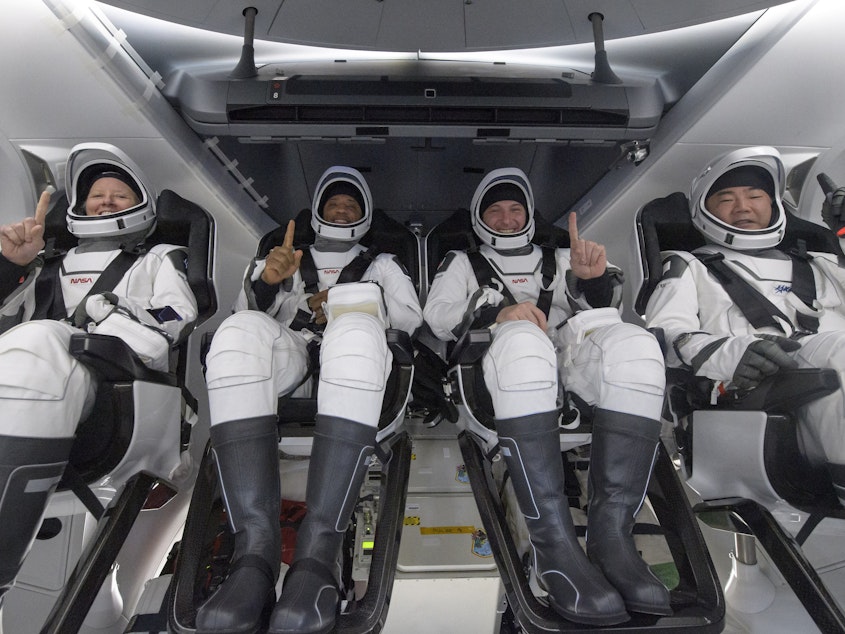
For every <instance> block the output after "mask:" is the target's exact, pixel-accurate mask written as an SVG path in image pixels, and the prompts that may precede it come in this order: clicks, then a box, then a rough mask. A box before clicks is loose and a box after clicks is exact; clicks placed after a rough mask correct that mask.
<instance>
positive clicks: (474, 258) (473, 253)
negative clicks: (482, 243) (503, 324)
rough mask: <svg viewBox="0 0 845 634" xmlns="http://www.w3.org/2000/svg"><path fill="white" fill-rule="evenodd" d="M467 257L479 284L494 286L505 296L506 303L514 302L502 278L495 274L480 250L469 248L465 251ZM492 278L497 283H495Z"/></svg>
mask: <svg viewBox="0 0 845 634" xmlns="http://www.w3.org/2000/svg"><path fill="white" fill-rule="evenodd" d="M467 257H468V258H469V263H470V264H471V265H472V272H473V273H475V279H476V281H477V282H478V285H479V286H482V287H483V286H489V287H491V288H495V289H496V290H498V291H500V292H501V293H502V295H504V296H505V303H506V304H507V305H511V304H516V299H514V296H513V294H512V293H511V292H510V289H509V288H508V287H507V285H506V284H505V283H504V282H503V281H502V278H500V277H499V276H498V275H497V274H496V271H494V270H493V267H492V266H491V265H490V261H489V260H488V259H487V258H485V257H484V256H483V255H481V251H478V250H476V249H470V250H469V251H467ZM494 280H496V281H497V282H498V284H495V283H494Z"/></svg>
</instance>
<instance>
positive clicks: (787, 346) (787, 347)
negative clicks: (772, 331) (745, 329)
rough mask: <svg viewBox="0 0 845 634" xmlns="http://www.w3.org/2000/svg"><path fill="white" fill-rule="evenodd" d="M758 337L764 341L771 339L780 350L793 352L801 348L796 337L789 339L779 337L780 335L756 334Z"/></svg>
mask: <svg viewBox="0 0 845 634" xmlns="http://www.w3.org/2000/svg"><path fill="white" fill-rule="evenodd" d="M757 336H758V337H759V338H760V339H765V340H766V341H773V342H774V343H776V344H777V345H778V346H779V347H780V349H781V350H784V351H785V352H795V351H796V350H800V349H801V342H800V341H798V340H797V339H790V338H789V337H781V336H780V335H757Z"/></svg>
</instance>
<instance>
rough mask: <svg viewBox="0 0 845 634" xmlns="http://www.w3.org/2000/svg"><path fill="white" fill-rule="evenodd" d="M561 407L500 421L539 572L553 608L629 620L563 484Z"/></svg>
mask: <svg viewBox="0 0 845 634" xmlns="http://www.w3.org/2000/svg"><path fill="white" fill-rule="evenodd" d="M557 419H558V413H557V412H556V411H554V412H543V413H540V414H532V415H529V416H522V417H519V418H507V419H501V420H497V421H496V430H497V431H498V434H499V446H500V448H501V450H502V454H503V456H504V458H505V464H507V467H508V471H509V473H510V477H511V481H512V482H513V488H514V492H515V493H516V499H517V502H518V503H519V508H520V510H521V511H522V514H523V516H525V523H526V525H527V526H528V534H529V536H530V538H531V545H532V547H533V549H534V561H535V565H536V571H537V578H538V580H539V582H540V584H541V585H542V586H543V587H544V589H545V590H546V591H547V592H548V593H549V603H550V604H551V606H552V607H553V608H554V609H555V611H556V612H557V613H558V614H560V615H562V616H564V617H566V618H567V619H569V620H570V621H575V622H576V623H585V624H588V625H614V624H616V623H622V622H624V621H627V620H628V618H629V616H628V613H627V612H626V611H625V605H624V603H623V601H622V598H621V597H620V596H619V594H618V593H617V592H616V590H614V589H613V587H612V586H611V585H610V584H609V583H608V582H607V580H605V578H604V577H603V576H602V574H601V573H600V572H599V571H598V570H597V569H596V568H595V567H594V566H593V565H592V564H590V562H589V561H588V560H587V556H586V555H585V554H584V551H583V550H582V549H581V544H579V543H578V537H577V536H576V535H575V528H574V526H573V525H572V515H571V514H570V511H569V504H568V501H567V498H566V495H565V494H564V489H563V480H564V475H563V458H562V456H561V452H560V432H559V428H558V421H557Z"/></svg>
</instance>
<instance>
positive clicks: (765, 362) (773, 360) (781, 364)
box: [731, 335, 801, 390]
mask: <svg viewBox="0 0 845 634" xmlns="http://www.w3.org/2000/svg"><path fill="white" fill-rule="evenodd" d="M757 336H758V337H759V339H758V340H757V341H754V342H753V343H751V344H749V346H748V347H747V348H746V349H745V352H744V353H743V355H742V357H741V358H740V360H739V363H738V364H737V366H736V370H734V375H733V378H732V379H731V385H732V387H735V388H737V389H739V390H750V389H752V388H755V387H757V386H758V385H759V384H760V381H762V380H763V379H764V378H766V377H767V376H771V375H772V374H775V373H776V372H777V371H778V370H780V369H781V368H796V367H798V362H797V361H796V360H795V359H793V358H792V357H790V356H789V355H788V354H787V352H795V351H796V350H798V349H799V348H800V347H801V344H800V343H799V342H798V341H796V340H795V339H787V338H786V337H779V336H777V335H757Z"/></svg>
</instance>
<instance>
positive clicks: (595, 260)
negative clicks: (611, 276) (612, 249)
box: [569, 211, 607, 280]
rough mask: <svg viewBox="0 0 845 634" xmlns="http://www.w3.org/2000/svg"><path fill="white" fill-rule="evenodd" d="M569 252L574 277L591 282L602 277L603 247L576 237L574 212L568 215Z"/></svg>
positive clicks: (605, 259)
mask: <svg viewBox="0 0 845 634" xmlns="http://www.w3.org/2000/svg"><path fill="white" fill-rule="evenodd" d="M569 250H570V252H569V266H570V268H571V269H572V272H573V273H574V274H575V277H577V278H578V279H582V280H591V279H593V278H595V277H601V276H602V275H604V272H605V270H606V269H607V255H606V254H605V250H604V245H603V244H599V243H598V242H593V241H592V240H582V239H581V238H579V237H578V219H577V218H576V217H575V212H574V211H573V212H572V213H570V214H569Z"/></svg>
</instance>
